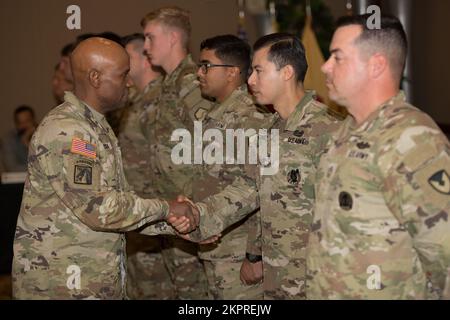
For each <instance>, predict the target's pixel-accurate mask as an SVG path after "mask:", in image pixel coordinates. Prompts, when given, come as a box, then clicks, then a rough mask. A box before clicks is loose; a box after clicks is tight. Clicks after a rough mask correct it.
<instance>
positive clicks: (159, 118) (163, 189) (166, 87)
mask: <svg viewBox="0 0 450 320" xmlns="http://www.w3.org/2000/svg"><path fill="white" fill-rule="evenodd" d="M196 72H197V66H196V64H195V63H194V62H193V61H192V58H191V56H190V55H188V56H187V57H186V58H185V59H184V60H183V61H181V63H180V64H179V66H178V67H177V68H176V69H175V70H174V71H173V72H172V73H171V74H169V75H165V77H164V79H163V82H162V87H161V94H160V96H159V98H158V99H157V100H156V101H155V105H156V106H155V108H154V109H151V110H149V112H148V114H147V115H146V119H145V121H146V127H147V131H146V132H147V133H146V137H147V140H148V141H149V143H150V144H151V146H150V147H151V157H154V160H153V161H152V166H153V167H152V170H153V172H154V175H155V181H156V182H155V191H156V192H157V194H158V195H159V196H164V197H165V198H175V197H176V196H177V195H179V194H186V195H189V196H191V195H192V179H193V169H192V166H191V165H190V164H179V165H178V164H174V163H173V162H172V159H171V153H172V148H173V147H174V146H175V145H176V144H177V143H178V142H177V141H171V136H172V133H173V132H174V130H176V129H186V130H188V131H189V132H190V133H191V134H193V129H194V121H201V120H202V119H203V118H204V116H205V115H206V113H207V112H208V111H209V110H210V109H211V108H212V103H211V102H210V101H208V100H206V99H203V98H202V96H201V92H200V88H199V86H198V81H197V76H196Z"/></svg>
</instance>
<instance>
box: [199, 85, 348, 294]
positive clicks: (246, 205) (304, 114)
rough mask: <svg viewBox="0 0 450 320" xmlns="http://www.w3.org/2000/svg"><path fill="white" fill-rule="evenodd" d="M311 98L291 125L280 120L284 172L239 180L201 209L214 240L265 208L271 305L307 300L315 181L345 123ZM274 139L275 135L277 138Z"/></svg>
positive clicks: (263, 238) (297, 111)
mask: <svg viewBox="0 0 450 320" xmlns="http://www.w3.org/2000/svg"><path fill="white" fill-rule="evenodd" d="M330 112H331V110H330V109H328V108H327V107H326V106H324V105H323V104H321V103H319V102H317V101H315V100H314V99H313V93H312V92H307V94H306V95H305V97H304V98H303V99H302V100H301V101H300V103H299V104H298V105H297V107H296V109H295V111H294V112H293V113H292V114H291V116H290V117H289V118H288V119H287V120H282V119H281V118H280V117H279V116H278V115H277V119H276V120H275V123H274V125H273V126H272V130H273V129H278V130H279V134H280V142H279V155H280V159H279V169H278V172H276V173H275V174H274V175H261V176H258V178H257V180H256V181H255V180H254V179H249V178H240V177H239V178H237V179H236V182H235V183H233V184H232V185H229V186H227V187H226V188H225V189H224V191H222V192H221V193H219V194H216V195H213V196H210V197H208V198H207V199H206V200H204V201H202V202H200V203H198V204H197V205H198V207H199V209H200V214H201V223H200V232H201V234H202V237H203V238H205V237H208V236H211V235H213V234H216V233H218V232H220V231H221V230H223V229H225V228H226V227H227V226H229V225H231V224H233V223H234V222H236V221H239V220H240V219H242V218H243V217H245V216H246V215H247V214H248V213H249V212H251V211H253V210H254V209H256V208H258V207H260V210H261V224H260V226H261V245H262V255H263V263H264V284H263V287H264V298H265V299H304V298H305V277H306V271H305V260H306V246H307V242H308V235H309V232H310V224H311V222H312V218H313V211H312V208H313V203H314V179H313V178H314V176H315V171H316V166H317V165H318V162H319V158H320V156H321V155H322V154H323V152H324V151H325V146H326V144H327V142H328V140H329V138H330V133H331V132H333V131H334V130H336V128H337V126H338V123H339V121H338V120H337V118H336V117H335V115H333V114H331V113H330ZM271 134H273V131H272V132H271Z"/></svg>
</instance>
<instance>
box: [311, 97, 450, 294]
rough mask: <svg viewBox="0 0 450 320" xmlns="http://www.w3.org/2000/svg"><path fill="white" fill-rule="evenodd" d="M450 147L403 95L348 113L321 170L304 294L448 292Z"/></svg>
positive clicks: (435, 128)
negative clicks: (358, 114) (363, 115)
mask: <svg viewBox="0 0 450 320" xmlns="http://www.w3.org/2000/svg"><path fill="white" fill-rule="evenodd" d="M449 154H450V145H449V142H448V140H447V139H446V137H445V136H444V135H443V134H442V132H441V131H440V129H439V128H438V127H437V126H436V124H435V123H434V122H433V120H431V118H429V117H428V116H427V115H426V114H424V113H423V112H421V111H419V110H418V109H416V108H414V107H413V106H411V105H409V104H407V103H406V102H405V98H404V95H403V94H402V93H399V95H398V96H396V97H394V98H392V99H391V100H389V101H388V102H386V103H385V104H383V105H381V106H380V107H379V109H377V111H376V112H374V113H373V114H372V115H370V116H369V118H368V119H367V120H365V121H364V122H363V123H362V124H360V125H356V123H355V121H354V119H353V118H352V117H348V118H347V120H346V121H345V122H344V124H343V126H342V128H340V130H339V132H338V134H337V136H336V139H335V140H334V141H333V142H332V143H331V144H330V147H329V151H328V152H327V153H326V154H325V155H324V156H323V157H322V159H321V161H320V166H319V170H318V182H317V185H316V207H315V217H314V224H313V232H312V234H311V240H310V245H309V249H308V261H307V265H308V270H309V272H308V276H309V277H308V281H307V284H308V288H307V295H308V298H311V299H395V300H397V299H428V298H440V297H446V298H449V297H450V296H449V291H448V290H449V289H450V287H449V281H450V278H449V269H448V268H449V266H450V221H449V219H448V215H449V213H450V178H449V174H450V156H449ZM445 287H447V289H445Z"/></svg>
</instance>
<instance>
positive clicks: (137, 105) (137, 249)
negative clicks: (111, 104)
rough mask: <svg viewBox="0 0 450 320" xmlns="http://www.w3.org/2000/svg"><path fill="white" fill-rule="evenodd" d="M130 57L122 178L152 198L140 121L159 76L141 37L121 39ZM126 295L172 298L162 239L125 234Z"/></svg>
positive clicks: (121, 139)
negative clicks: (132, 86)
mask: <svg viewBox="0 0 450 320" xmlns="http://www.w3.org/2000/svg"><path fill="white" fill-rule="evenodd" d="M123 45H124V46H125V50H126V51H127V53H128V55H129V56H130V73H129V75H130V80H131V83H132V84H133V85H134V88H136V89H135V90H134V92H133V94H132V95H130V94H129V96H128V100H129V102H128V104H127V106H126V107H124V108H122V109H120V111H121V121H120V125H119V128H118V129H119V130H118V131H119V132H118V137H117V138H118V140H119V146H120V148H121V151H122V159H123V169H124V172H125V177H126V178H127V181H128V182H129V184H130V186H131V188H132V189H133V190H134V191H135V192H136V194H137V195H138V196H139V197H141V198H145V199H151V198H154V197H155V196H156V195H155V192H154V187H153V184H154V182H155V177H154V176H153V175H152V173H153V171H152V170H151V167H150V161H151V158H150V157H149V154H150V145H149V143H148V142H147V139H146V137H145V135H144V129H145V122H143V121H142V118H143V117H145V115H146V113H147V112H148V111H147V109H150V108H154V104H153V102H154V100H155V99H156V98H157V97H158V96H159V93H160V88H161V79H162V75H161V72H160V71H159V69H156V68H153V67H152V66H151V64H150V63H149V61H148V59H147V56H146V55H144V36H143V35H142V34H140V33H137V34H133V35H130V36H127V37H124V39H123ZM126 240H127V262H128V265H127V267H128V269H127V271H128V272H127V276H128V279H127V294H128V297H129V298H130V299H173V298H174V297H175V295H174V293H175V291H174V288H173V284H172V280H171V278H170V274H169V272H168V271H167V269H166V266H165V265H164V261H163V258H162V255H161V237H160V236H153V237H149V236H146V235H142V234H141V233H140V232H138V231H131V232H128V233H127V234H126Z"/></svg>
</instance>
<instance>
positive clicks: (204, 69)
mask: <svg viewBox="0 0 450 320" xmlns="http://www.w3.org/2000/svg"><path fill="white" fill-rule="evenodd" d="M197 67H198V68H199V69H200V70H202V72H203V73H204V74H207V73H208V70H209V68H213V67H237V66H233V65H232V64H214V63H209V62H200V63H197Z"/></svg>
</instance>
